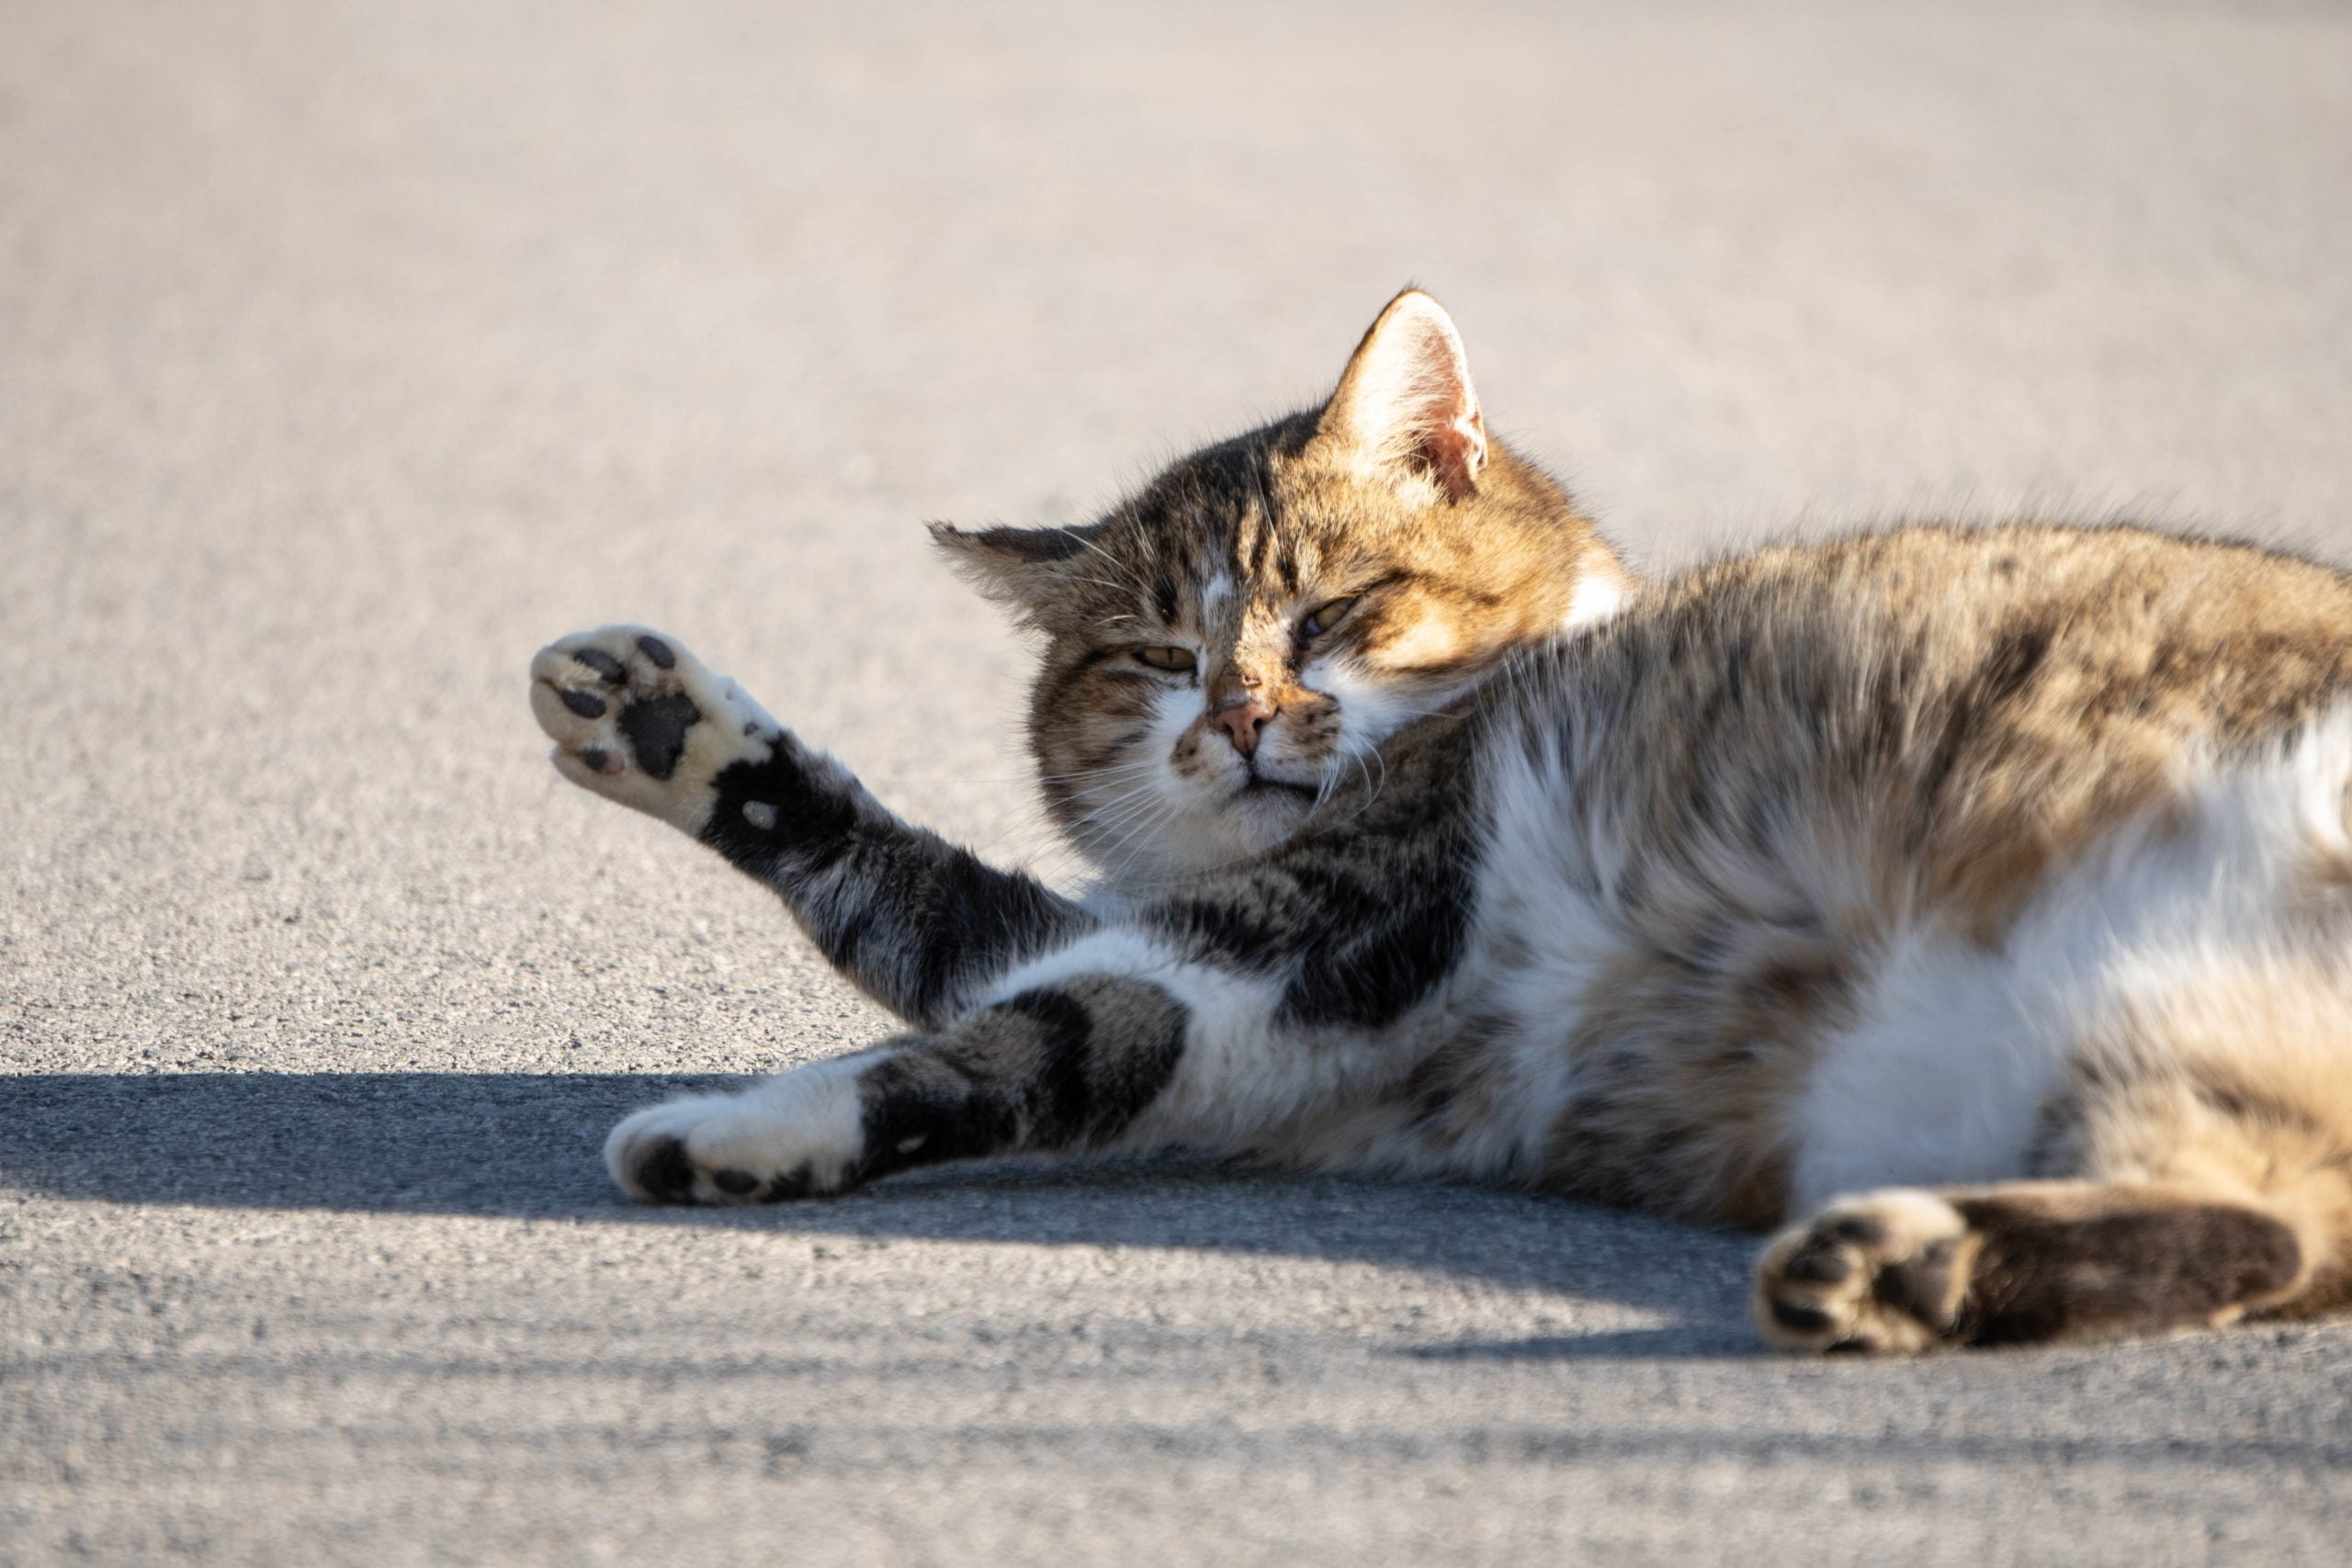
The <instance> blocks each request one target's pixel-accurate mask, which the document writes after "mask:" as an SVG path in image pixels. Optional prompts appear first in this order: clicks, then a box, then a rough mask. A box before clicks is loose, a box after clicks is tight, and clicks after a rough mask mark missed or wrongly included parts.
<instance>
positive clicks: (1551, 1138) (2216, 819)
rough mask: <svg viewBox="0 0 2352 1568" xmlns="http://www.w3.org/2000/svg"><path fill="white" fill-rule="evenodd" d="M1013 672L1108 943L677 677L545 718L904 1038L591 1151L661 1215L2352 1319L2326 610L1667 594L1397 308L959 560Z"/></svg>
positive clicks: (2345, 1021) (1847, 553)
mask: <svg viewBox="0 0 2352 1568" xmlns="http://www.w3.org/2000/svg"><path fill="white" fill-rule="evenodd" d="M933 534H934V536H935V538H936V541H937V543H938V546H939V547H940V548H941V549H942V550H943V551H944V553H945V555H946V556H947V557H948V558H949V560H950V561H951V562H952V563H953V564H954V565H955V566H956V568H957V569H958V570H961V571H962V572H963V573H965V574H966V575H967V577H969V578H970V579H971V580H972V581H974V582H976V583H977V584H978V587H979V589H980V590H981V592H984V593H986V594H988V595H989V597H991V598H993V599H997V600H1000V601H1001V602H1002V603H1004V604H1007V605H1009V606H1010V607H1011V609H1012V613H1013V614H1014V615H1016V616H1018V617H1019V619H1020V620H1021V621H1022V622H1023V624H1024V625H1025V626H1028V627H1030V628H1031V629H1033V630H1034V631H1035V632H1036V633H1038V634H1040V636H1041V638H1042V642H1043V646H1044V656H1043V660H1042V663H1041V664H1040V667H1039V670H1038V673H1037V677H1036V684H1035V694H1034V697H1033V699H1032V702H1031V705H1030V713H1029V735H1030V742H1031V748H1032V750H1033V751H1034V753H1035V759H1036V762H1037V767H1038V772H1039V777H1040V780H1041V783H1042V785H1043V789H1044V794H1045V799H1046V803H1047V805H1048V806H1049V807H1050V809H1051V811H1052V813H1053V816H1054V818H1055V819H1056V820H1057V822H1058V824H1059V825H1060V827H1061V828H1062V829H1064V830H1065V831H1066V832H1067V834H1068V835H1069V839H1070V840H1071V841H1072V842H1073V843H1075V844H1076V845H1077V846H1078V847H1079V848H1080V850H1081V851H1083V852H1086V853H1087V854H1088V855H1089V857H1090V858H1091V860H1092V861H1093V862H1094V863H1096V864H1097V865H1099V866H1100V868H1101V869H1102V872H1103V877H1102V880H1101V882H1100V884H1099V886H1096V888H1095V889H1094V890H1093V891H1092V892H1091V893H1090V894H1089V895H1087V896H1086V897H1082V898H1070V897H1063V896H1061V895H1059V894H1057V893H1056V892H1054V891H1052V890H1049V889H1048V888H1047V887H1046V886H1043V885H1041V884H1040V883H1038V882H1037V881H1035V880H1033V879H1032V878H1030V877H1028V876H1025V875H1023V874H1019V873H1015V872H1007V871H1001V870H997V869H994V868H992V867H990V866H988V865H986V864H983V863H981V862H979V861H978V860H977V859H975V858H974V857H973V856H971V855H970V854H968V853H967V852H964V851H962V850H959V849H957V848H956V847H954V846H952V845H950V844H947V843H945V842H943V841H942V840H939V839H937V838H935V837H933V836H932V835H931V834H929V833H926V832H924V831H922V829H917V828H913V827H910V826H909V825H907V824H905V823H903V822H901V821H899V819H897V818H895V817H893V816H892V815H891V814H890V813H889V812H888V811H886V810H885V809H883V807H881V806H880V805H878V804H877V803H876V801H875V799H874V797H873V796H872V795H869V794H867V793H866V792H865V790H864V789H863V788H861V787H860V785H859V784H858V783H857V781H856V780H855V779H854V777H852V776H851V774H850V773H849V772H848V770H846V769H845V768H843V767H842V765H841V764H840V763H838V762H836V761H833V760H832V759H831V758H830V757H828V756H825V755H824V754H822V753H820V752H818V751H814V750H809V748H808V747H806V746H805V745H803V744H802V743H801V742H800V741H799V740H798V739H796V738H795V737H794V736H793V735H792V734H791V733H790V732H789V731H787V730H786V729H785V728H782V727H781V726H779V725H778V724H776V723H775V720H773V719H772V718H770V717H769V716H768V715H767V714H766V713H765V712H763V710H762V709H761V707H760V706H759V705H758V704H756V703H754V702H753V701H752V699H751V698H750V697H749V696H747V695H746V694H744V693H743V692H742V691H741V690H740V689H739V688H738V687H737V686H736V685H735V684H734V683H733V682H730V681H727V680H725V679H722V678H719V677H718V676H715V675H713V674H712V673H711V672H710V671H707V669H705V668H704V666H703V665H702V664H700V663H699V662H697V661H696V660H695V659H694V658H693V657H692V656H691V655H690V654H689V653H688V652H687V651H686V650H685V649H684V648H683V647H682V646H680V645H679V643H678V642H677V641H676V640H674V639H673V638H669V637H661V636H657V635H655V634H653V633H651V632H647V631H644V630H642V629H641V628H638V627H607V628H605V629H603V630H600V631H594V632H588V633H583V634H581V635H579V636H575V637H566V638H564V639H563V640H562V641H560V642H558V643H556V644H555V645H554V646H552V647H550V648H548V649H545V650H544V651H542V652H541V653H540V654H539V655H538V656H537V660H536V661H535V662H534V664H533V666H532V676H533V685H532V705H533V709H534V712H535V713H536V715H537V718H538V721H539V724H540V726H541V727H542V728H544V729H545V730H546V731H547V732H548V735H549V736H551V737H552V738H553V739H554V740H555V742H556V748H555V754H554V760H555V764H556V767H557V769H558V770H559V771H560V773H562V774H563V775H564V776H565V777H566V778H569V779H571V781H572V782H574V783H575V784H581V785H582V786H584V787H586V788H588V789H590V790H592V791H594V792H595V793H596V794H598V795H604V796H605V797H606V798H607V799H611V800H616V801H619V802H621V803H622V804H624V805H627V806H631V807H637V808H638V809H639V810H642V811H646V812H650V813H651V814H653V815H654V816H657V817H660V818H663V819H664V820H666V821H668V822H670V823H672V824H673V825H674V826H676V827H677V828H679V829H683V830H684V831H685V832H687V833H689V834H691V835H693V836H694V837H695V838H697V839H699V840H702V841H703V842H704V843H706V844H707V845H709V846H710V847H711V848H713V849H715V850H717V851H718V852H719V853H720V854H722V855H724V856H726V857H727V858H728V859H729V861H731V862H732V863H734V864H735V865H736V866H738V867H740V868H741V870H743V871H744V872H746V873H748V874H751V875H752V876H754V877H756V878H758V879H759V880H760V881H762V882H763V883H765V884H766V885H767V886H770V887H773V888H774V889H775V891H776V892H777V893H778V894H780V895H781V896H782V897H783V898H784V900H785V902H786V905H787V906H788V907H789V908H791V910H792V913H793V914H794V916H795V917H797V919H798V920H799V922H800V924H801V926H802V927H803V929H804V930H805V931H807V932H808V934H809V937H810V938H811V939H812V940H813V941H815V942H816V943H817V944H818V946H819V947H820V948H821V949H822V950H823V951H824V953H825V954H826V955H827V957H828V958H830V959H831V961H832V963H834V964H836V965H838V966H839V967H840V968H841V970H842V973H843V974H845V975H847V976H849V977H850V978H851V979H853V980H854V981H855V982H856V983H857V984H858V985H859V986H861V987H863V988H864V989H865V991H866V992H867V993H868V994H870V995H871V996H873V997H874V998H876V999H877V1000H878V1001H880V1002H881V1003H882V1004H883V1005H884V1006H886V1007H888V1008H889V1009H890V1010H892V1011H894V1012H896V1013H898V1014H899V1016H900V1017H902V1018H903V1019H905V1020H906V1021H907V1022H908V1023H909V1025H910V1031H909V1032H906V1033H902V1034H899V1035H897V1036H895V1037H893V1038H891V1039H889V1040H888V1041H885V1042H883V1043H880V1044H878V1045H876V1046H874V1047H873V1048H872V1049H869V1050H866V1051H864V1052H861V1053H858V1054H856V1055H850V1056H844V1057H842V1058H839V1059H837V1060H832V1061H827V1062H821V1063H819V1064H817V1065H814V1066H805V1067H801V1068H798V1069H797V1070H795V1071H792V1072H788V1073H786V1074H783V1075H782V1076H780V1077H774V1078H771V1079H768V1080H767V1081H765V1082H763V1083H762V1084H760V1085H759V1086H758V1087H756V1088H753V1089H750V1090H748V1091H746V1092H743V1093H740V1094H730V1095H720V1096H714V1097H705V1098H701V1099H692V1100H677V1101H673V1102H672V1103H669V1104H665V1105H657V1106H654V1107H652V1108H650V1109H649V1110H646V1111H640V1112H639V1113H638V1114H636V1115H634V1116H632V1117H630V1118H628V1120H627V1121H625V1122H622V1123H621V1124H620V1125H619V1126H618V1127H617V1128H616V1129H615V1131H614V1133H613V1134H612V1137H611V1140H610V1142H609V1144H608V1145H607V1147H606V1157H607V1161H608V1163H609V1165H610V1167H611V1169H612V1172H613V1174H614V1176H615V1178H616V1179H617V1180H618V1181H619V1183H620V1184H621V1186H622V1187H624V1188H625V1189H627V1190H628V1192H630V1193H631V1194H633V1195H634V1196H636V1197H638V1198H640V1199H644V1200H647V1201H669V1202H703V1203H743V1202H763V1201H775V1200H779V1199H786V1198H798V1197H803V1196H809V1195H814V1194H820V1193H831V1192H839V1191H841V1190H844V1189H846V1188H850V1187H854V1186H856V1185H858V1184H859V1183H862V1182H867V1181H872V1180H874V1179H877V1178H880V1177H885V1176H888V1175H890V1174H891V1173H892V1172H894V1171H900V1170H905V1169H907V1168H910V1167H914V1166H922V1165H930V1164H933V1163H936V1162H939V1161H943V1160H967V1159H978V1158H984V1157H987V1156H992V1155H1003V1154H1012V1153H1015V1152H1022V1153H1035V1152H1038V1151H1065V1150H1068V1151H1076V1150H1089V1149H1105V1148H1130V1149H1131V1148H1138V1147H1154V1146H1168V1145H1185V1146H1191V1147H1194V1148H1200V1149H1205V1150H1216V1151H1230V1152H1244V1153H1250V1154H1256V1155H1260V1156H1271V1157H1273V1158H1277V1159H1281V1160H1286V1161H1291V1162H1295V1163H1299V1164H1304V1165H1309V1166H1314V1167H1318V1168H1327V1169H1350V1170H1375V1171H1386V1172H1397V1173H1407V1174H1412V1175H1419V1176H1429V1177H1441V1178H1467V1179H1479V1180H1487V1181H1498V1182H1509V1183H1513V1184H1517V1185H1521V1186H1525V1187H1533V1188H1540V1189H1543V1190H1547V1191H1552V1192H1558V1193H1563V1194H1567V1195H1570V1196H1573V1197H1577V1198H1584V1199H1592V1200H1599V1201H1606V1202H1612V1203H1623V1204H1629V1205H1633V1206H1635V1207H1638V1208H1641V1209H1645V1210H1648V1211H1650V1212H1652V1213H1659V1214H1666V1215H1672V1216H1677V1217H1679V1218H1683V1219H1687V1220H1693V1221H1699V1222H1703V1223H1708V1224H1725V1225H1734V1226H1742V1227H1748V1228H1752V1229H1756V1230H1759V1231H1763V1230H1770V1229H1772V1228H1773V1227H1776V1226H1786V1227H1787V1228H1785V1229H1782V1230H1781V1232H1780V1234H1779V1235H1777V1236H1776V1237H1775V1238H1774V1239H1773V1240H1772V1241H1771V1242H1770V1244H1769V1246H1767V1247H1766V1248H1765V1250H1764V1253H1763V1255H1762V1258H1761V1261H1760V1263H1759V1265H1758V1273H1757V1278H1756V1283H1755V1291H1754V1303H1755V1311H1756V1317H1757V1321H1758V1325H1760V1327H1761V1330H1762V1333H1763V1334H1764V1336H1765V1337H1766V1338H1767V1339H1768V1340H1770V1342H1771V1343H1773V1344H1775V1345H1778V1346H1781V1347H1785V1348H1790V1349H1798V1350H1826V1349H1831V1348H1863V1349H1871V1350H1883V1351H1914V1350H1921V1349H1925V1348H1930V1347H1936V1346H1944V1345H1954V1344H1963V1343H1985V1342H1994V1341H2018V1340H2050V1339H2058V1338H2065V1337H2086V1336H2098V1335H2115V1334H2121V1333H2131V1332H2147V1331H2154V1330H2162V1329H2169V1328H2174V1327H2182V1326H2192V1325H2218V1324H2222V1323H2227V1322H2229V1321H2231V1320H2233V1319H2235V1318H2238V1317H2240V1316H2243V1315H2245V1314H2305V1313H2314V1312H2319V1311H2322V1310H2325V1309H2328V1308H2332V1307H2336V1306H2339V1305H2342V1304H2345V1303H2346V1301H2347V1299H2352V971H2348V970H2347V964H2346V956H2345V955H2346V951H2347V937H2352V832H2347V827H2346V785H2347V783H2352V580H2347V579H2346V577H2345V576H2343V575H2340V574H2339V573H2337V572H2335V571H2332V570H2326V569H2324V568H2322V567H2319V566H2314V565H2311V564H2308V563H2306V562H2303V561H2301V560H2295V559H2290V558H2284V557H2281V556H2278V555H2273V554H2267V553H2265V552H2263V551H2260V550H2257V549H2254V548H2249V547H2243V546H2238V545H2233V544H2224V543H2217V542H2210V541H2196V540H2184V539H2176V538H2168V537H2162V536H2156V535H2154V534H2149V533H2145V532H2142V531H2139V530H2135V529H2130V528H2120V527H2110V528H2103V529H2096V530H2089V531H2083V530H2068V529H2060V528H2052V527H2042V526H2038V525H2014V526H2007V527H2000V528H1991V529H1983V530H1960V529H1954V528H1947V527H1917V528H1905V529H1900V530H1896V531H1893V532H1888V533H1883V534H1880V535H1877V536H1867V537H1856V538H1850V539H1846V540H1843V541H1840V542H1837V543H1829V544H1816V545H1806V546H1786V547H1778V548H1771V549H1765V550H1762V551H1760V552H1758V553H1755V554H1752V555H1747V556H1744V557H1740V558H1730V559H1724V560H1719V561H1716V562H1714V563H1713V564H1711V565H1706V566H1702V567H1700V568H1698V569H1696V570H1690V571H1686V572H1682V573H1680V574H1678V575H1674V576H1670V577H1667V578H1664V579H1661V580H1658V581H1638V582H1637V581H1635V580H1634V578H1633V577H1632V576H1631V575H1630V574H1629V573H1628V572H1627V570H1625V568H1624V567H1623V564H1622V563H1621V562H1620V560H1619V559H1618V558H1617V556H1616V555H1615V554H1614V553H1613V552H1612V551H1611V548H1610V547H1609V546H1608V545H1607V544H1606V543H1604V542H1603V541H1602V539H1601V538H1600V536H1599V535H1598V534H1597V533H1596V532H1595V530H1594V529H1593V527H1592V525H1591V524H1590V523H1589V521H1588V520H1587V519H1586V518H1585V517H1584V516H1583V515H1582V514H1580V513H1578V511H1577V507H1576V505H1575V503H1574V502H1572V501H1571V500H1570V498H1569V497H1568V496H1567V495H1566V493H1564V492H1563V491H1562V490H1561V489H1560V487H1559V486H1558V485H1556V484H1555V483H1554V482H1553V481H1552V480H1551V479H1548V478H1546V477H1545V476H1544V474H1543V473H1542V472H1540V471H1539V470H1538V469H1536V468H1534V467H1532V466H1531V465H1530V464H1529V463H1527V462H1525V461H1524V460H1522V459H1521V458H1519V457H1515V456H1514V455H1513V454H1511V453H1510V451H1508V450H1507V449H1506V448H1505V447H1504V446H1502V445H1501V444H1500V443H1499V442H1498V441H1497V440H1495V439H1494V438H1493V437H1492V436H1491V435H1490V434H1488V432H1487V428H1486V424H1485V421H1484V418H1483V417H1482V413H1481V411H1480V408H1479V404H1478V400H1477V398H1476V393H1475V392H1474V391H1473V389H1472V386H1471V381H1470V377H1469V373H1468V370H1467V367H1466V364H1465V361H1464V356H1463V351H1462V346H1461V343H1460V340H1459V339H1458V337H1457V336H1456V334H1455V332H1454V329H1453V323H1452V322H1451V321H1449V320H1448V319H1447V317H1446V315H1445V314H1444V312H1443V311H1442V310H1440V309H1439V308H1438V306H1437V305H1436V303H1435V302H1434V301H1432V300H1431V299H1429V298H1428V297H1427V296H1426V295H1423V294H1420V293H1418V292H1408V293H1406V294H1403V295H1401V296H1399V297H1398V298H1397V299H1396V300H1395V301H1394V302H1393V303H1391V304H1390V305H1389V307H1388V308H1387V310H1385V311H1384V312H1383V313H1382V315H1381V317H1380V319H1379V320H1378V321H1376V322H1375V323H1374V325H1373V328H1372V330H1371V331H1370V332H1369V333H1367V334H1366V335H1365V337H1364V340H1363V344H1362V345H1361V346H1360V347H1359V348H1358V349H1357V351H1356V353H1355V355H1354V358H1353V359H1352V360H1351V363H1350V364H1349V366H1348V367H1347V371H1346V373H1345V375H1344V376H1343V378H1341V380H1340V384H1339V387H1338V389H1337V390H1336V391H1335V392H1334V393H1333V395H1332V396H1331V398H1330V400H1329V402H1327V403H1326V404H1325V405H1324V406H1323V407H1322V408H1320V409H1317V410H1315V411H1313V412H1306V413H1301V414H1297V415H1295V416H1293V417H1290V418H1286V419H1282V420H1278V421H1276V422H1275V423H1272V424H1269V425H1267V426H1266V427H1264V428H1263V429H1261V430H1257V431H1253V432H1251V433H1250V434H1246V435H1243V436H1240V437H1238V438H1236V439H1234V440H1231V441H1227V442H1226V443H1224V444H1222V445H1219V446H1212V447H1209V448H1207V449H1206V450H1204V451H1202V452H1199V453H1196V454H1194V455H1193V456H1192V457H1187V458H1185V459H1183V460H1182V461H1181V462H1179V463H1177V464H1176V465H1175V466H1174V467H1172V468H1170V469H1169V470H1168V471H1167V472H1166V473H1164V474H1162V475H1160V476H1159V478H1158V479H1155V480H1154V481H1152V483H1150V484H1149V485H1148V487H1146V488H1145V489H1144V490H1143V491H1141V493H1139V494H1137V495H1136V496H1134V497H1133V498H1132V499H1130V500H1127V501H1125V502H1122V503H1121V504H1119V505H1118V506H1116V507H1114V508H1113V509H1112V510H1111V511H1110V512H1109V513H1107V514H1106V515H1104V516H1103V518H1102V519H1101V520H1100V521H1097V522H1094V523H1091V524H1089V525H1084V526H1079V527H1061V528H1040V529H1016V528H1001V527H1000V528H986V529H981V530H978V531H965V530H962V529H957V528H953V527H947V526H940V527H937V528H935V529H934V530H933Z"/></svg>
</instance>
